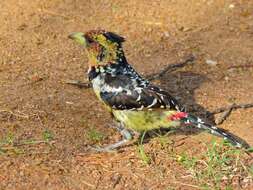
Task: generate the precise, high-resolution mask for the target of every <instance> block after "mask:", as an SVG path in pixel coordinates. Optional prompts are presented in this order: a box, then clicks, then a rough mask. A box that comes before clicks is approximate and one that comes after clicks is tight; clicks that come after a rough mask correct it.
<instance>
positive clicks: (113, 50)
mask: <svg viewBox="0 0 253 190" xmlns="http://www.w3.org/2000/svg"><path fill="white" fill-rule="evenodd" d="M69 38H71V39H73V40H74V41H75V42H77V43H79V44H81V45H82V46H84V47H85V49H86V51H87V54H88V58H89V64H90V65H91V66H95V67H96V66H102V65H107V64H113V63H115V62H116V60H117V59H118V57H119V56H120V55H121V54H123V51H122V48H121V44H122V42H123V41H124V38H122V37H120V36H118V35H117V34H114V33H111V32H105V31H104V30H92V31H89V32H87V33H85V34H84V33H81V32H76V33H72V34H70V35H69Z"/></svg>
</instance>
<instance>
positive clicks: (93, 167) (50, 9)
mask: <svg viewBox="0 0 253 190" xmlns="http://www.w3.org/2000/svg"><path fill="white" fill-rule="evenodd" d="M96 28H104V29H106V30H109V31H113V32H116V33H118V34H120V35H122V36H124V37H126V42H125V43H124V48H125V52H126V56H127V58H128V61H129V63H131V64H132V65H133V66H134V67H135V68H136V70H138V71H139V72H140V73H141V74H142V75H149V74H152V73H155V72H159V71H160V70H161V69H162V68H164V67H166V66H167V65H169V64H173V63H178V62H181V61H184V60H185V59H186V58H187V57H188V56H191V55H194V57H195V60H194V61H193V62H192V64H190V65H188V66H185V67H183V68H179V69H177V70H174V71H173V72H169V73H167V74H165V75H164V76H163V77H162V78H160V79H159V80H156V81H154V83H156V84H158V85H160V86H161V87H163V88H164V89H166V90H168V91H169V92H170V93H172V94H173V95H175V96H176V97H177V98H178V99H179V100H180V101H181V102H182V103H184V104H185V105H186V107H187V109H188V110H190V111H193V112H195V113H196V114H197V115H201V116H203V117H204V116H205V113H206V112H207V111H212V110H215V109H216V108H219V107H223V106H229V105H231V104H232V103H236V104H242V103H252V102H253V1H251V0H162V1H158V0H154V1H148V0H146V1H145V0H119V1H116V0H83V1H82V0H1V2H0V189H201V188H204V187H203V183H202V184H201V183H200V182H199V181H198V179H196V176H195V177H194V176H192V175H191V174H192V173H191V171H189V168H187V167H185V165H184V164H183V165H182V164H181V163H180V161H182V156H181V157H180V155H182V154H189V155H193V156H194V155H197V154H202V153H205V152H206V151H207V147H208V145H210V144H211V141H212V137H211V135H209V134H206V133H199V132H192V131H191V130H190V131H184V130H183V131H182V130H180V131H178V132H175V133H173V134H170V135H168V136H166V137H165V140H166V142H167V141H168V143H161V139H163V140H164V138H162V137H154V138H151V139H150V140H149V141H148V142H146V143H144V145H143V148H144V150H145V153H144V155H143V154H141V153H140V151H139V150H140V149H141V148H140V146H138V144H137V145H136V144H135V145H132V146H127V147H125V148H122V149H121V150H120V151H118V152H113V153H99V154H97V153H93V152H90V151H88V149H87V147H88V146H89V145H95V144H98V145H105V144H108V143H112V142H114V141H116V140H118V139H120V135H119V134H118V133H117V132H116V131H115V130H114V129H111V128H109V127H108V126H109V125H110V124H112V118H111V117H110V115H109V114H108V113H107V112H106V111H105V109H104V108H103V106H102V105H101V104H100V103H99V102H98V100H97V99H96V97H95V96H94V93H93V92H92V90H91V89H80V88H78V87H76V86H71V85H68V84H66V83H65V81H66V80H70V79H72V80H83V81H85V80H86V70H87V64H86V62H87V57H86V55H85V53H84V51H83V49H82V48H80V47H79V46H78V45H76V44H74V43H73V42H72V41H71V40H69V39H68V38H67V36H68V34H70V33H71V32H74V31H84V32H85V31H87V30H90V29H96ZM210 60H211V64H210ZM207 63H209V64H207ZM252 115H253V109H251V108H249V109H237V110H234V111H232V113H231V115H230V116H229V117H228V118H227V119H226V120H225V122H224V123H223V124H221V125H220V127H222V128H225V129H227V130H229V131H231V132H232V133H234V134H236V135H238V136H239V137H241V138H243V139H244V140H246V141H247V142H248V143H249V144H250V145H253V138H252V137H253V117H252ZM218 117H219V115H215V117H214V118H210V117H209V118H208V120H209V121H210V122H214V121H215V119H217V118H218ZM214 139H215V140H217V142H220V139H219V138H216V137H215V138H214ZM145 155H146V156H147V157H148V159H149V161H148V163H147V161H145V160H146V159H145V158H144V157H143V156H145ZM251 161H252V160H250V159H249V158H248V157H247V156H246V157H245V158H243V160H242V161H241V162H243V163H244V165H245V166H246V165H247V166H248V164H249V163H250V162H251ZM203 162H204V161H203ZM251 163H252V162H251ZM251 167H252V166H251ZM252 170H253V169H252ZM237 177H238V176H237ZM239 178H240V176H239ZM227 185H229V187H228V186H227ZM208 186H209V189H215V188H216V189H219V188H221V189H225V188H226V187H227V189H229V188H230V189H241V188H243V189H251V187H252V178H251V179H250V178H249V177H248V178H245V179H244V178H243V176H242V179H241V184H239V183H238V181H237V180H232V181H230V182H228V181H226V178H224V179H222V181H221V183H220V185H218V186H217V185H215V183H213V182H212V180H210V181H209V182H208V181H207V183H206V187H205V188H206V189H208ZM252 188H253V187H252Z"/></svg>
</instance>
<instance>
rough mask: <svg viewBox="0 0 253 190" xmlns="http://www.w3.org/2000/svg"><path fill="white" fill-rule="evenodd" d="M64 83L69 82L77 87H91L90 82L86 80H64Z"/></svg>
mask: <svg viewBox="0 0 253 190" xmlns="http://www.w3.org/2000/svg"><path fill="white" fill-rule="evenodd" d="M65 83H66V84H71V85H75V86H77V87H79V88H85V89H87V88H91V84H90V83H88V82H82V81H79V80H67V81H65Z"/></svg>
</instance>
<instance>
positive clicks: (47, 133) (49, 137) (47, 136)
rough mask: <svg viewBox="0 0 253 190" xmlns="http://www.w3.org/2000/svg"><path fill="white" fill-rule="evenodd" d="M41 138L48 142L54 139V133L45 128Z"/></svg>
mask: <svg viewBox="0 0 253 190" xmlns="http://www.w3.org/2000/svg"><path fill="white" fill-rule="evenodd" d="M42 138H43V140H44V141H46V142H49V141H51V140H53V139H54V134H53V133H52V131H49V130H48V129H46V130H45V131H43V133H42Z"/></svg>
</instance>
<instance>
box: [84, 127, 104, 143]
mask: <svg viewBox="0 0 253 190" xmlns="http://www.w3.org/2000/svg"><path fill="white" fill-rule="evenodd" d="M87 138H88V139H89V140H90V141H92V142H94V143H97V142H100V141H102V140H103V139H104V134H103V133H101V132H99V131H97V130H96V129H90V130H89V131H88V133H87Z"/></svg>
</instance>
